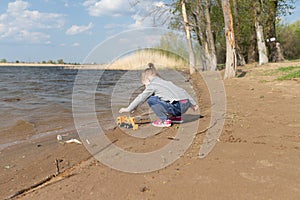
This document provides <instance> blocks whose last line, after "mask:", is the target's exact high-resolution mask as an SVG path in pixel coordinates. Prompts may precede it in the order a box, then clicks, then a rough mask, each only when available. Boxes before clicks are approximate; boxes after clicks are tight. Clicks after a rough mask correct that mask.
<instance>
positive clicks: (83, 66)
mask: <svg viewBox="0 0 300 200" xmlns="http://www.w3.org/2000/svg"><path fill="white" fill-rule="evenodd" d="M9 66H12V67H63V68H64V69H95V70H96V69H100V70H105V69H109V70H140V69H144V67H145V66H144V65H141V66H134V65H128V64H124V65H122V64H121V65H120V64H117V65H109V66H107V65H106V64H48V63H0V67H9ZM157 68H158V69H159V68H161V69H166V68H174V67H170V66H158V67H157ZM175 68H176V67H175ZM182 69H184V67H183V68H182Z"/></svg>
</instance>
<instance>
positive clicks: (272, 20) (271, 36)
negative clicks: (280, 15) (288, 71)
mask: <svg viewBox="0 0 300 200" xmlns="http://www.w3.org/2000/svg"><path fill="white" fill-rule="evenodd" d="M268 3H269V4H268V5H269V6H268V8H269V12H268V13H269V15H268V20H267V28H266V33H267V38H268V40H267V42H268V43H267V44H268V49H269V60H270V61H271V62H280V61H284V57H283V55H282V53H281V49H280V43H279V42H278V40H277V37H276V16H277V9H278V0H273V1H269V2H268Z"/></svg>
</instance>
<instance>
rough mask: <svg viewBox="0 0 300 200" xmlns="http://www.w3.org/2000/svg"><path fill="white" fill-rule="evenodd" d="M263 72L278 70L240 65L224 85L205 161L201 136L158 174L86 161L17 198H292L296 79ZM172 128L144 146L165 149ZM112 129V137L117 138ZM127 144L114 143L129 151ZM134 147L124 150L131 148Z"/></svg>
mask: <svg viewBox="0 0 300 200" xmlns="http://www.w3.org/2000/svg"><path fill="white" fill-rule="evenodd" d="M296 64H297V65H298V66H300V63H296ZM282 65H284V64H282ZM282 65H280V66H282ZM287 65H288V66H289V65H290V64H287ZM268 67H269V68H268ZM270 67H271V68H272V69H276V68H277V67H278V66H276V65H274V66H273V65H272V66H264V67H261V68H253V67H248V68H243V70H242V72H240V73H241V74H243V77H241V78H234V79H231V80H226V81H225V88H226V94H227V115H226V123H225V126H224V128H223V132H222V135H221V138H220V140H219V142H218V143H217V145H216V147H215V148H214V150H213V151H212V152H211V153H210V154H209V156H207V157H206V158H204V159H199V158H198V155H197V154H198V152H199V148H200V145H201V142H202V141H203V138H204V135H205V133H203V134H200V135H198V136H197V137H196V138H195V140H194V142H193V144H192V145H191V147H190V148H189V149H188V151H187V152H186V153H185V154H184V156H182V157H181V158H180V159H179V160H177V161H176V162H174V163H173V164H172V165H170V166H168V167H166V168H164V169H161V170H158V171H155V172H150V173H143V174H130V173H125V172H120V171H116V170H113V169H111V168H109V167H107V166H104V165H103V164H101V163H100V162H98V161H96V160H95V159H93V158H91V159H88V160H86V161H83V162H81V163H80V164H78V165H76V166H75V167H73V168H71V169H69V170H67V171H65V173H62V174H61V175H59V176H58V177H56V178H55V179H53V180H52V182H51V183H50V184H47V185H45V186H43V187H41V188H36V189H34V190H31V191H30V192H28V193H26V195H23V196H20V197H21V199H30V200H32V199H239V200H240V199H299V196H300V168H299V166H300V159H299V154H300V109H299V108H300V101H299V100H300V84H299V83H300V81H299V79H296V80H287V81H276V80H274V79H275V78H276V76H278V74H274V73H273V74H272V73H271V74H270V73H268V72H269V71H268V70H270ZM199 78H200V76H199V75H196V76H195V77H193V81H194V84H195V85H194V87H195V88H196V91H197V92H198V93H199V94H200V95H199V101H200V104H201V109H202V111H203V112H202V114H203V115H205V117H204V118H202V119H200V126H199V130H202V129H204V128H205V127H207V125H208V124H209V115H210V105H209V102H210V100H209V95H208V92H207V89H206V88H205V84H204V83H203V82H201V81H200V82H199V81H198V82H197V83H195V80H197V79H199ZM175 130H176V127H171V128H170V129H167V130H166V131H164V132H163V133H161V134H160V135H158V136H157V137H156V138H155V139H153V140H151V141H149V142H148V145H149V149H151V148H153V144H155V145H158V146H159V145H162V144H165V143H166V142H167V141H168V140H167V139H166V135H170V134H172V131H175ZM118 131H119V130H118V129H116V130H115V131H114V132H113V134H114V137H120V135H119V134H120V133H118ZM130 142H132V141H131V140H129V139H128V140H126V139H124V140H122V141H121V142H120V144H122V145H129V146H127V147H128V148H130ZM136 144H142V142H141V141H140V143H136ZM136 144H131V145H132V146H131V147H134V148H137V149H138V146H139V145H136ZM143 150H147V148H145V146H144V147H143Z"/></svg>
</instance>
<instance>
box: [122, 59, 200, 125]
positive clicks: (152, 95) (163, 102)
mask: <svg viewBox="0 0 300 200" xmlns="http://www.w3.org/2000/svg"><path fill="white" fill-rule="evenodd" d="M141 82H142V83H143V84H144V85H145V86H146V89H145V90H144V91H143V92H142V93H141V94H139V95H138V96H137V97H136V98H135V99H134V100H133V101H132V102H131V103H130V105H129V106H128V107H127V108H121V109H120V110H119V112H120V113H123V112H131V111H132V110H134V109H135V108H136V107H137V106H138V105H139V104H140V103H143V102H144V101H146V100H147V102H148V105H149V106H150V108H151V109H152V110H153V112H154V113H155V114H156V116H157V117H158V118H159V120H156V121H154V122H152V125H153V126H156V127H169V126H171V124H172V123H182V122H183V120H182V118H181V115H182V114H183V113H185V112H186V111H187V110H188V109H189V108H190V107H191V108H192V109H193V110H194V111H195V110H197V109H198V105H197V103H196V102H195V101H194V100H193V99H192V97H191V96H190V95H189V94H188V93H187V92H186V91H185V90H184V89H182V88H180V87H178V86H176V85H174V84H173V83H172V82H170V81H166V80H163V79H162V78H160V77H159V76H158V74H157V71H156V69H155V67H154V65H153V64H152V63H149V64H148V68H147V69H145V70H144V71H143V72H142V74H141Z"/></svg>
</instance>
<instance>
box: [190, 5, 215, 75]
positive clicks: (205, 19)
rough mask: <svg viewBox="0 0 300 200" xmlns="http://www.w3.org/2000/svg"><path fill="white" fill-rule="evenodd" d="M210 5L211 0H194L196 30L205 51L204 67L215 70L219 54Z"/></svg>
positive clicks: (193, 11) (193, 12)
mask: <svg viewBox="0 0 300 200" xmlns="http://www.w3.org/2000/svg"><path fill="white" fill-rule="evenodd" d="M210 6H211V2H210V0H197V1H194V8H193V10H192V14H193V19H194V30H195V33H196V35H197V38H198V41H199V44H200V45H201V46H202V48H203V52H204V64H203V69H204V70H212V71H214V70H216V69H217V55H216V47H215V41H214V37H213V33H212V29H211V19H210Z"/></svg>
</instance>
